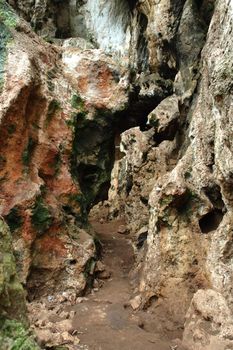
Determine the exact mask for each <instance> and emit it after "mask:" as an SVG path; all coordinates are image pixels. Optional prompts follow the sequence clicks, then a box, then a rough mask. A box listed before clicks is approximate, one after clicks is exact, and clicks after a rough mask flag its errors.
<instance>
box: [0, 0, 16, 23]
mask: <svg viewBox="0 0 233 350" xmlns="http://www.w3.org/2000/svg"><path fill="white" fill-rule="evenodd" d="M0 22H2V23H3V24H4V25H5V26H6V27H8V28H14V27H15V26H16V24H17V22H18V17H17V15H16V13H15V12H14V11H13V9H12V8H11V7H10V6H9V5H8V4H7V2H6V1H5V0H0Z"/></svg>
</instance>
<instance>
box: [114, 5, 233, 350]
mask: <svg viewBox="0 0 233 350" xmlns="http://www.w3.org/2000/svg"><path fill="white" fill-rule="evenodd" d="M169 4H170V3H169ZM169 4H168V2H166V1H164V2H163V1H161V2H159V3H158V4H154V3H152V2H149V1H148V2H146V5H147V6H144V5H142V9H143V11H144V13H146V14H147V17H148V18H149V19H150V20H149V22H148V26H147V32H146V33H147V38H148V48H149V62H150V63H149V65H150V67H152V68H151V69H154V70H155V71H156V70H158V71H160V74H161V69H163V68H162V67H164V64H165V65H166V64H167V65H170V63H169V62H170V61H171V62H174V61H172V58H174V59H175V62H176V63H175V64H174V65H173V67H175V69H176V70H177V73H176V75H175V76H174V83H173V94H172V95H171V96H169V97H167V98H165V99H164V100H163V101H162V102H161V103H160V104H159V105H158V106H157V107H156V108H155V109H154V110H153V111H152V112H151V113H150V114H149V117H148V127H150V126H151V127H153V129H150V130H148V131H140V130H139V129H135V128H134V129H130V130H127V131H126V132H124V133H123V134H122V135H121V144H120V149H121V151H122V152H123V154H122V155H121V159H120V160H117V162H116V163H115V167H114V172H113V176H112V187H111V192H110V198H112V201H113V206H112V208H111V212H112V215H114V213H116V212H117V211H119V212H120V213H122V211H123V213H124V214H126V217H127V219H128V226H129V227H130V228H131V230H132V231H133V232H134V234H136V242H135V245H136V247H137V248H138V249H139V250H141V249H142V247H143V252H141V253H140V254H139V258H138V266H137V269H136V270H137V271H139V272H140V271H141V272H140V274H141V282H140V287H139V292H140V293H141V296H142V299H141V300H142V306H143V305H144V306H147V305H150V304H152V305H153V306H154V307H155V312H156V313H157V314H158V316H159V315H161V314H163V313H164V312H166V315H167V318H168V319H171V320H172V321H173V322H175V325H176V327H177V325H179V324H180V326H181V327H182V324H183V321H184V317H185V314H186V312H187V308H188V306H189V304H190V302H191V299H192V296H193V294H194V293H195V292H196V291H198V290H199V289H205V288H212V289H213V291H210V293H216V294H215V295H214V299H216V303H218V301H217V300H218V298H219V303H224V305H225V306H224V307H225V308H226V310H228V311H227V313H228V314H229V315H231V316H229V318H228V320H229V319H231V320H232V296H233V294H232V273H233V270H232V234H231V231H232V230H231V220H232V204H231V182H232V181H231V172H232V164H233V163H232V145H231V141H230V139H231V137H230V130H231V127H230V125H231V120H230V115H231V114H232V78H233V76H232V58H233V52H232V45H231V44H230V41H231V32H232V27H233V23H232V3H230V2H229V1H223V2H222V1H221V2H217V3H216V7H215V10H214V15H213V18H212V20H211V22H210V26H209V29H208V31H207V28H208V24H209V21H210V17H211V11H210V9H211V7H212V9H213V2H203V3H202V5H201V4H199V3H197V2H194V1H186V2H179V4H178V3H177V2H176V4H174V6H173V5H172V4H170V5H169ZM149 13H150V15H149ZM155 13H160V16H156V15H155ZM161 14H163V15H161ZM172 14H173V15H172ZM150 21H151V22H150ZM155 26H156V28H159V29H157V30H155V31H154V32H153V33H152V32H150V30H151V29H150V28H153V29H154V28H155ZM158 32H159V33H160V34H159V35H158V38H156V34H158ZM206 35H207V37H206ZM205 37H206V39H205ZM153 40H154V41H153ZM202 48H203V50H202ZM169 49H170V50H171V51H169ZM163 50H165V51H164V52H163ZM162 71H163V70H162ZM166 71H167V70H166ZM170 72H171V71H170ZM173 72H175V70H174V71H173ZM124 154H125V155H124ZM148 203H149V204H148ZM148 221H149V228H148V227H147V226H148ZM147 231H148V237H147ZM146 237H147V239H146ZM214 291H216V292H214ZM203 293H204V292H203ZM199 297H200V298H201V297H202V294H201V293H197V294H195V297H194V298H195V299H194V300H195V303H198V299H199ZM224 298H225V299H224ZM201 302H202V301H201V300H200V303H201ZM193 303H194V302H193ZM192 305H194V304H192ZM195 305H197V304H195ZM198 307H199V306H198ZM192 310H193V309H192V308H191V309H190V310H189V313H188V317H192V316H190V315H191V314H192V312H193V313H194V314H195V311H192ZM202 312H204V311H200V313H202ZM211 312H213V315H212V316H210V317H209V321H210V324H211V320H212V319H213V318H214V317H215V316H214V307H210V310H209V313H211ZM203 317H204V316H203ZM227 322H228V321H227ZM186 327H187V331H185V337H184V338H185V339H184V340H185V341H188V345H189V347H190V348H192V349H202V348H203V349H207V348H208V349H212V348H214V347H213V346H214V345H213V344H215V343H216V344H217V345H215V348H216V349H217V348H218V349H224V348H225V346H226V344H231V338H232V330H231V328H230V330H229V332H228V331H226V329H225V328H226V327H228V326H226V325H224V326H223V328H224V327H225V328H224V329H225V330H223V328H222V329H221V330H220V329H219V330H218V331H216V334H215V336H214V339H213V342H212V338H211V334H212V333H211V332H212V331H213V332H214V329H215V326H214V322H213V325H211V326H210V329H209V330H206V329H205V332H204V330H203V332H204V333H205V334H204V335H203V338H201V337H200V338H198V337H196V336H195V335H193V336H192V335H191V334H195V327H196V328H197V333H198V328H199V327H200V325H199V321H197V320H196V321H195V320H194V321H193V323H191V321H190V323H189V322H186ZM211 327H212V328H211ZM229 327H230V326H229ZM191 329H192V331H193V333H192V332H191ZM211 329H212V330H211ZM224 332H225V333H224ZM223 333H224V336H223ZM207 334H209V335H207ZM229 346H230V345H229Z"/></svg>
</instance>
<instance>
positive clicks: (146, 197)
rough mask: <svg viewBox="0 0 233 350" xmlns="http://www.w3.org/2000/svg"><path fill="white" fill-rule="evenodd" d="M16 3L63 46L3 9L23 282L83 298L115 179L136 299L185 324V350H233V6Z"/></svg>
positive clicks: (184, 0) (2, 178)
mask: <svg viewBox="0 0 233 350" xmlns="http://www.w3.org/2000/svg"><path fill="white" fill-rule="evenodd" d="M8 2H9V3H10V4H11V5H12V6H13V7H14V8H15V9H16V11H17V12H18V13H19V14H20V16H22V17H23V18H24V19H26V20H27V21H28V22H30V23H31V25H32V27H33V28H34V30H35V32H36V33H37V34H39V35H41V36H42V37H43V38H45V39H46V40H47V41H49V42H54V43H56V44H59V46H54V45H50V44H48V43H47V44H46V43H45V42H44V41H43V40H42V39H40V38H39V37H38V36H37V35H36V34H34V33H33V32H32V31H31V29H30V28H29V26H28V25H27V24H26V22H24V21H23V20H20V19H19V18H18V17H17V16H16V15H15V14H14V12H13V11H12V10H10V9H9V8H8V7H7V6H6V4H5V2H4V1H3V0H0V29H1V33H0V37H1V43H2V45H1V48H0V88H1V96H0V106H1V109H0V113H1V114H0V139H1V143H0V156H1V158H0V185H1V194H0V196H1V203H0V214H1V215H2V216H4V217H5V218H6V220H7V223H8V225H9V226H10V229H11V232H12V235H13V245H14V251H15V255H16V258H17V266H18V270H19V274H20V277H21V280H22V281H23V282H24V283H27V286H28V287H29V289H30V290H31V292H32V294H33V293H34V291H36V290H37V289H38V287H40V286H41V285H42V284H44V281H46V284H45V285H46V286H50V287H51V288H54V289H62V288H73V289H75V290H76V291H77V292H78V293H79V292H81V291H83V290H84V289H85V287H86V277H87V275H88V272H90V270H93V257H94V256H95V247H94V243H93V238H92V237H90V235H89V234H88V232H87V229H86V226H85V221H86V215H87V212H88V210H89V209H90V208H91V207H92V206H93V205H94V204H95V203H97V202H98V201H100V200H104V199H106V198H107V193H108V190H109V186H110V172H111V169H112V168H113V171H112V176H111V187H110V190H109V205H110V215H111V216H114V215H124V216H126V220H127V224H128V227H129V229H130V231H131V233H132V234H133V235H134V237H135V238H134V242H135V252H136V255H137V263H136V267H135V272H134V274H133V276H134V277H135V282H136V281H137V282H136V283H137V285H136V290H135V291H136V294H137V295H136V300H139V301H140V302H141V307H147V306H149V305H151V306H152V307H155V309H154V312H155V313H156V314H158V317H160V316H161V315H162V317H161V318H163V317H164V315H165V314H166V317H167V319H169V320H171V321H172V323H171V324H172V326H171V328H172V329H171V330H173V329H177V328H178V329H182V328H183V327H184V322H185V331H184V343H186V345H187V346H188V348H190V349H214V347H215V348H216V349H227V346H229V347H231V346H232V323H231V322H232V321H231V320H232V316H233V292H232V282H233V270H232V258H233V257H232V253H233V248H232V217H233V216H232V210H233V208H232V194H231V192H232V172H233V163H232V132H231V130H232V125H231V124H232V120H231V115H232V81H233V76H232V62H233V60H232V59H233V51H232V48H233V47H232V44H231V41H232V31H233V23H232V21H233V5H232V1H230V0H223V1H214V0H203V1H198V0H179V1H167V0H160V1H153V0H147V1H133V0H131V1H126V0H115V1H100V0H98V1H92V0H87V1H75V0H74V1H73V0H72V1H68V0H67V1H62V2H61V1H52V0H43V1H42V0H38V1H21V0H9V1H8ZM72 37H73V38H72ZM114 158H115V159H114ZM138 281H139V282H138ZM205 302H208V303H209V306H208V307H207V308H206V307H205ZM215 306H216V307H215ZM216 308H217V310H219V313H220V312H222V313H223V314H224V315H226V317H225V320H224V322H222V321H221V320H222V319H221V317H220V316H219V315H218V314H217V312H216ZM187 310H188V313H187ZM186 313H187V317H186V321H185V315H186ZM220 323H221V324H220Z"/></svg>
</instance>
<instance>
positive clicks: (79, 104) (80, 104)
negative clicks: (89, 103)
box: [71, 94, 85, 110]
mask: <svg viewBox="0 0 233 350" xmlns="http://www.w3.org/2000/svg"><path fill="white" fill-rule="evenodd" d="M71 106H72V107H73V108H75V109H79V110H83V109H84V107H85V106H84V101H83V99H82V98H81V96H79V95H78V94H74V95H73V96H72V98H71Z"/></svg>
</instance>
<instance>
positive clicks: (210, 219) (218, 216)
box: [199, 209, 223, 234]
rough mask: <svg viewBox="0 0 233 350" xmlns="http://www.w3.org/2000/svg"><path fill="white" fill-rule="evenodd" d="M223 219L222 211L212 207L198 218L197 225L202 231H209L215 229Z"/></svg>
mask: <svg viewBox="0 0 233 350" xmlns="http://www.w3.org/2000/svg"><path fill="white" fill-rule="evenodd" d="M222 219H223V213H222V211H221V210H219V209H214V210H212V211H211V212H209V213H207V214H205V215H204V216H203V217H202V218H201V219H200V220H199V226H200V230H201V232H202V233H204V234H206V233H210V232H212V231H215V230H217V228H218V227H219V225H220V223H221V221H222Z"/></svg>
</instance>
